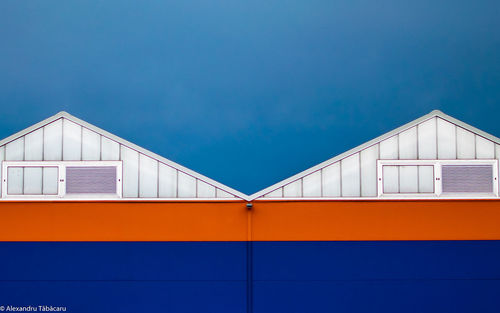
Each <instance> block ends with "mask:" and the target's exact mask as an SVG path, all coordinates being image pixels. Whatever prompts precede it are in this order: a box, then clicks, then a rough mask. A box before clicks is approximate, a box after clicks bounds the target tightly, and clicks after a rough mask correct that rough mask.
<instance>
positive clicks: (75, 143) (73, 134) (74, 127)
mask: <svg viewBox="0 0 500 313" xmlns="http://www.w3.org/2000/svg"><path fill="white" fill-rule="evenodd" d="M81 158H82V127H81V126H80V125H78V124H75V123H73V122H71V121H69V120H67V119H65V120H63V160H66V161H80V160H81Z"/></svg>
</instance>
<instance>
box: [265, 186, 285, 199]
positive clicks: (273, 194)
mask: <svg viewBox="0 0 500 313" xmlns="http://www.w3.org/2000/svg"><path fill="white" fill-rule="evenodd" d="M264 197H266V198H283V188H278V189H276V190H273V191H271V192H270V193H268V194H266V195H264Z"/></svg>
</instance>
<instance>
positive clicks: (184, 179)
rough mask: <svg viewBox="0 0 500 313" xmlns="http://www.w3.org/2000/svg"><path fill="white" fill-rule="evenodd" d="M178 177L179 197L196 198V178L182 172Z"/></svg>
mask: <svg viewBox="0 0 500 313" xmlns="http://www.w3.org/2000/svg"><path fill="white" fill-rule="evenodd" d="M178 175H179V176H178V187H177V188H178V190H179V193H178V197H179V198H196V178H194V177H193V176H191V175H188V174H186V173H183V172H180V171H179V173H178Z"/></svg>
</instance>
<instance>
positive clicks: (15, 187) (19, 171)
mask: <svg viewBox="0 0 500 313" xmlns="http://www.w3.org/2000/svg"><path fill="white" fill-rule="evenodd" d="M23 178H24V171H23V168H22V167H9V168H7V180H8V182H9V183H8V184H7V193H8V194H9V195H22V194H23Z"/></svg>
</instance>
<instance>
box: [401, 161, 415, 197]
mask: <svg viewBox="0 0 500 313" xmlns="http://www.w3.org/2000/svg"><path fill="white" fill-rule="evenodd" d="M399 192H400V193H412V192H418V167H417V166H413V165H409V166H406V165H402V166H400V167H399Z"/></svg>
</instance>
